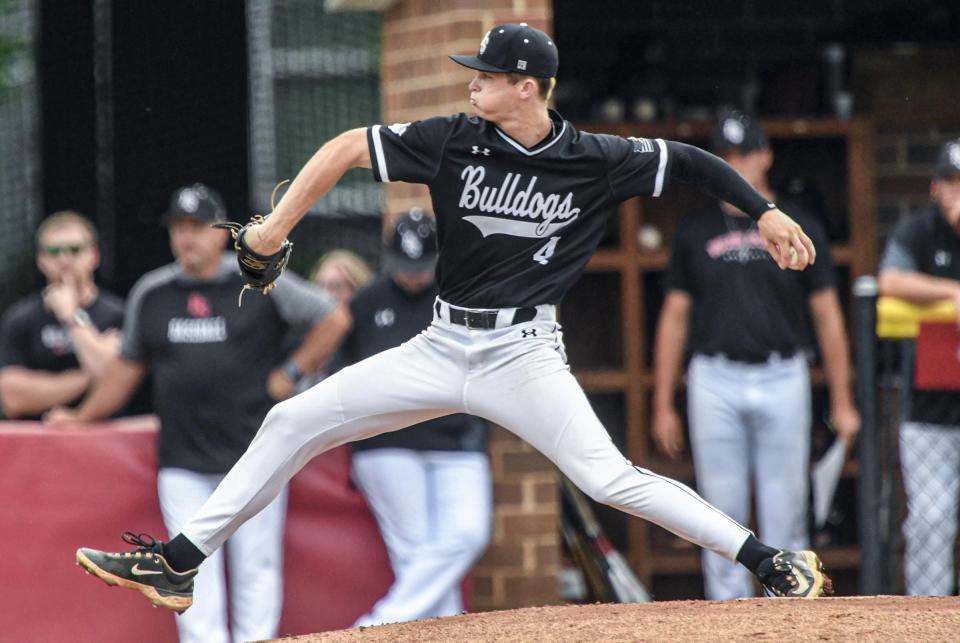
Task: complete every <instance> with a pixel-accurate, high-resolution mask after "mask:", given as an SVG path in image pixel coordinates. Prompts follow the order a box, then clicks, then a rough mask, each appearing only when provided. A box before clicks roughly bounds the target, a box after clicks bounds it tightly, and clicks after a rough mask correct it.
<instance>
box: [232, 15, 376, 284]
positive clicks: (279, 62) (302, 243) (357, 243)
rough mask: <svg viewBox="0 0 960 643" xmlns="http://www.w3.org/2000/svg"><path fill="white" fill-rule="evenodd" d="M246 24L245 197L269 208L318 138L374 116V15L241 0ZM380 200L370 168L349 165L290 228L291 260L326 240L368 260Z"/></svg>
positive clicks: (309, 254) (305, 259) (309, 255)
mask: <svg viewBox="0 0 960 643" xmlns="http://www.w3.org/2000/svg"><path fill="white" fill-rule="evenodd" d="M247 24H248V30H249V35H248V42H249V50H250V88H251V91H250V129H251V134H250V146H251V148H250V156H251V171H252V175H251V202H252V203H253V205H254V208H255V209H257V210H259V211H268V210H269V195H270V191H271V190H272V189H273V186H274V185H275V184H276V182H278V181H280V180H282V179H287V178H292V177H293V176H295V175H296V173H297V171H298V170H299V169H300V168H301V167H302V166H303V164H304V163H305V162H306V161H307V160H308V159H309V158H310V157H311V156H312V155H313V154H314V152H316V150H317V149H318V148H319V146H320V145H321V144H322V143H323V142H324V141H327V140H329V139H330V138H332V137H334V136H336V135H337V134H339V133H340V132H343V131H344V130H347V129H351V128H354V127H361V126H365V125H370V124H373V123H376V122H378V121H379V119H380V88H379V82H380V78H379V60H380V30H381V15H380V14H379V13H375V12H357V11H349V12H343V13H327V12H326V11H324V9H323V3H319V2H314V1H313V0H285V1H283V2H266V1H263V0H249V2H248V4H247ZM382 208H383V192H382V188H381V186H380V185H379V184H377V183H375V182H374V181H373V180H372V178H371V175H370V172H369V171H368V170H351V171H350V172H348V173H347V175H346V176H345V177H344V178H343V179H342V180H341V181H340V182H339V183H338V185H337V186H336V187H335V188H334V189H333V190H332V191H331V192H330V193H329V194H328V195H327V196H326V197H324V198H323V199H321V200H320V201H319V202H318V203H317V204H316V205H315V206H314V207H313V209H312V210H311V213H310V215H309V216H308V218H307V220H305V221H304V222H303V223H302V224H301V225H300V227H299V228H298V230H297V234H296V238H295V239H294V241H295V243H297V252H295V253H294V259H293V262H294V264H293V265H294V268H296V269H298V270H301V269H304V268H305V266H304V265H301V264H307V263H309V261H310V260H311V259H313V258H315V257H317V256H319V255H320V254H321V253H322V252H324V251H326V250H329V249H331V248H333V247H345V248H348V249H351V250H354V251H356V252H358V253H359V254H361V255H362V256H364V257H365V258H368V259H372V260H374V262H375V260H376V258H377V255H378V249H379V244H380V223H379V218H380V216H381V212H382ZM364 218H366V219H368V221H362V219H364Z"/></svg>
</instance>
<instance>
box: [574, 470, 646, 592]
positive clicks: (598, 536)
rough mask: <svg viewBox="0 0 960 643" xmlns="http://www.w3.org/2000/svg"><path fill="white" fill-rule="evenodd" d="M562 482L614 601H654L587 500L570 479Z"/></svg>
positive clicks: (583, 534) (582, 533)
mask: <svg viewBox="0 0 960 643" xmlns="http://www.w3.org/2000/svg"><path fill="white" fill-rule="evenodd" d="M561 482H562V485H563V486H562V489H563V497H564V500H565V501H566V503H567V506H568V507H569V508H570V512H571V513H572V514H573V517H574V518H575V519H576V522H577V523H579V525H580V533H579V535H580V537H581V538H582V539H583V540H584V541H585V543H586V544H587V545H589V547H590V549H592V550H593V551H594V552H595V556H594V557H595V558H598V559H599V562H598V563H597V564H596V568H597V570H598V571H599V573H600V574H601V575H602V576H603V577H604V579H605V585H606V587H607V588H609V591H610V594H609V595H610V599H612V600H613V601H615V602H618V603H645V602H648V601H650V600H651V598H650V593H649V592H648V591H647V588H646V587H644V585H643V583H641V582H640V579H638V578H637V576H636V574H634V573H633V570H632V569H630V566H629V565H628V564H627V561H626V560H625V559H624V557H623V556H622V555H621V554H620V552H619V551H617V550H616V548H615V547H614V546H613V544H612V543H611V542H610V539H609V538H607V536H606V534H605V533H604V531H603V528H602V527H601V526H600V523H599V521H597V518H596V516H595V515H594V513H593V510H592V509H591V508H590V503H589V502H588V501H587V498H586V496H584V495H583V492H581V491H580V490H579V489H577V487H576V486H575V485H574V484H573V483H572V482H570V479H569V478H567V477H566V476H563V475H561ZM601 600H602V599H601Z"/></svg>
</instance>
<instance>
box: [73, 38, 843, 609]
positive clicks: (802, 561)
mask: <svg viewBox="0 0 960 643" xmlns="http://www.w3.org/2000/svg"><path fill="white" fill-rule="evenodd" d="M451 58H452V59H453V60H454V61H455V62H457V63H459V64H461V65H464V66H466V67H469V68H471V69H474V70H476V74H475V76H474V77H473V80H471V81H470V84H469V91H470V104H471V106H472V108H473V112H474V114H473V115H468V114H457V115H455V116H445V117H435V118H429V119H426V120H423V121H417V122H413V123H402V124H395V125H390V126H382V125H374V126H372V127H369V128H361V129H355V130H350V131H347V132H344V133H343V134H341V135H339V136H337V137H336V138H334V139H333V140H331V141H329V142H328V143H326V144H325V145H324V146H323V147H321V148H320V150H319V151H318V152H317V153H316V154H315V155H314V156H313V158H311V159H310V160H309V161H308V162H307V164H306V165H305V166H304V167H303V169H302V170H301V171H300V173H299V174H298V175H297V177H296V179H295V180H294V181H293V183H292V184H291V186H290V189H289V190H288V191H287V193H286V194H285V195H284V197H283V199H282V200H281V201H280V203H278V204H277V207H276V209H275V210H274V212H273V213H272V214H271V215H270V217H269V218H268V219H267V220H266V221H265V222H264V223H263V224H262V225H260V226H257V227H254V228H251V229H250V232H249V233H248V234H247V237H246V238H247V240H248V242H249V243H250V245H251V246H252V248H253V249H254V250H256V251H257V252H261V253H263V254H269V253H271V252H274V251H276V250H277V249H278V248H279V245H280V241H281V240H282V239H284V238H285V237H286V236H287V235H288V234H289V232H290V231H291V230H292V229H293V227H294V226H295V225H296V224H297V222H298V221H299V220H300V219H301V218H302V217H303V216H304V214H305V213H306V212H307V210H308V208H309V207H310V206H311V205H312V204H313V203H314V202H315V201H316V200H317V199H319V198H320V197H322V196H323V195H324V194H326V193H327V192H328V191H329V190H330V189H331V188H332V187H333V186H334V184H336V183H337V181H339V180H340V178H341V177H342V176H343V175H344V173H346V171H347V170H349V169H350V168H354V167H366V168H371V169H372V171H373V176H374V178H375V179H376V180H378V181H382V182H387V181H406V182H413V183H424V184H426V185H427V186H428V187H429V189H430V194H431V198H432V201H433V209H434V211H435V213H436V217H437V226H438V233H439V248H440V258H439V261H438V265H437V282H438V285H439V297H438V298H437V300H436V302H435V305H434V319H433V323H432V324H431V325H430V326H429V327H428V328H427V329H425V330H424V331H423V332H422V333H420V334H419V335H417V336H416V337H414V338H413V339H411V340H410V341H408V342H406V343H404V344H403V345H401V346H399V347H397V348H393V349H390V350H386V351H384V352H381V353H378V354H377V355H374V356H372V357H369V358H367V359H365V360H363V361H361V362H358V363H357V364H354V365H352V366H350V367H349V368H346V369H344V370H342V371H340V372H339V373H337V374H336V375H334V376H332V377H330V378H328V379H326V380H324V381H323V382H321V383H320V384H318V385H317V386H315V387H313V388H311V389H309V390H308V391H305V392H304V393H301V394H300V395H298V396H296V397H294V398H292V399H289V400H286V401H284V402H281V403H280V404H277V405H276V406H275V407H273V409H272V410H271V411H270V413H269V414H268V415H267V418H266V419H265V420H264V423H263V425H262V426H261V428H260V431H259V432H258V434H257V436H256V437H255V438H254V441H253V442H252V443H251V445H250V448H249V449H248V450H247V452H246V453H245V454H244V456H243V457H242V458H240V460H239V461H238V462H237V464H236V465H235V466H234V467H233V469H232V470H231V472H230V473H229V474H227V476H226V478H225V479H224V480H223V482H222V483H221V484H220V486H219V487H218V488H217V490H216V491H215V492H214V494H213V495H212V496H211V497H210V500H209V501H208V502H207V503H206V504H205V505H204V506H203V507H202V508H201V509H200V510H199V511H198V512H197V513H196V514H194V516H193V518H192V519H191V520H190V521H189V522H188V523H187V524H186V525H185V526H184V527H183V528H182V529H181V532H180V533H179V534H178V535H177V536H175V537H174V538H173V539H172V540H171V541H170V542H169V543H158V544H155V545H153V546H152V547H142V548H141V549H139V550H137V552H134V553H133V554H132V555H131V556H127V557H121V556H119V555H118V554H110V553H107V552H101V551H97V550H92V549H86V548H84V549H80V550H79V551H78V552H77V557H78V560H79V561H80V562H81V564H83V565H84V566H85V567H86V568H87V569H89V570H91V571H93V572H95V573H97V574H98V575H99V576H100V577H101V578H104V579H105V580H107V581H108V582H114V583H116V582H120V584H122V585H124V586H127V587H131V588H133V589H137V590H139V591H141V592H142V593H144V594H145V595H147V596H148V597H149V598H150V599H151V600H152V602H153V603H154V604H156V605H160V606H163V607H170V608H172V609H185V608H186V607H187V606H189V604H190V600H191V593H192V578H193V576H194V575H195V574H196V569H195V568H196V567H197V566H198V565H199V564H200V563H201V562H202V561H203V560H204V558H205V557H207V556H209V555H210V554H212V553H213V552H214V551H216V550H217V549H218V548H219V547H220V546H221V545H222V544H223V542H224V540H226V538H228V537H229V536H230V534H231V533H233V531H234V530H236V529H237V528H238V527H239V526H240V525H241V524H243V522H244V521H245V520H247V519H249V518H250V517H251V516H253V515H255V514H256V513H257V512H258V511H259V510H260V508H261V507H264V506H265V505H266V504H268V503H269V502H270V501H271V499H272V498H273V497H274V496H275V495H276V494H277V493H278V492H279V490H280V489H281V488H282V486H283V485H284V483H285V482H286V481H287V480H288V479H289V478H290V477H291V476H292V475H293V474H295V473H296V472H297V471H298V470H299V469H300V468H301V467H302V466H303V465H304V464H305V463H306V462H307V461H309V460H310V459H311V458H312V457H313V456H315V455H317V454H319V453H322V452H324V451H326V450H328V449H331V448H333V447H336V446H338V445H340V444H344V443H346V442H351V441H354V440H358V439H362V438H368V437H371V436H374V435H378V434H380V433H385V432H387V431H394V430H397V429H401V428H403V427H406V426H409V425H411V424H415V423H417V422H422V421H424V420H427V419H430V418H435V417H439V416H443V415H448V414H451V413H460V412H464V413H470V414H472V415H476V416H479V417H483V418H485V419H487V420H490V421H492V422H495V423H497V424H499V425H501V426H503V427H505V428H506V429H508V430H510V431H512V432H514V433H515V434H517V435H518V436H520V437H522V438H523V439H524V440H526V441H527V442H529V443H530V444H531V445H533V446H534V447H535V448H537V449H538V450H540V451H541V452H542V453H543V454H544V455H546V456H547V457H548V458H550V459H551V460H552V461H553V462H554V463H555V464H556V465H557V467H558V468H559V469H560V470H561V471H563V472H564V473H565V474H566V475H567V477H568V478H570V480H571V481H573V482H574V483H575V484H576V485H577V486H578V487H580V488H581V489H582V490H583V491H584V492H585V493H587V495H589V496H590V497H592V498H593V499H594V500H596V501H598V502H602V503H606V504H609V505H611V506H614V507H617V508H618V509H621V510H623V511H625V512H627V513H630V514H632V515H635V516H639V517H641V518H645V519H647V520H650V521H652V522H654V523H656V524H658V525H660V526H661V527H664V528H665V529H668V530H670V531H672V532H673V533H675V534H677V535H679V536H681V537H682V538H685V539H687V540H689V541H691V542H694V543H696V544H697V545H699V546H701V547H704V548H706V549H709V550H711V551H714V552H717V553H719V554H721V555H723V556H725V557H726V558H728V559H730V560H736V561H739V562H740V563H742V564H743V565H744V566H746V567H747V568H748V569H750V570H751V571H752V572H754V573H755V574H756V575H757V577H758V579H759V580H760V582H761V584H762V585H763V586H764V588H765V589H766V590H767V591H768V592H769V593H771V594H775V595H779V596H800V597H816V596H820V595H822V594H824V593H828V592H829V591H830V588H831V583H830V579H829V578H827V576H826V575H825V574H824V572H823V570H822V565H821V563H820V560H819V559H818V558H817V556H816V554H814V553H813V552H811V551H800V552H790V551H781V550H779V549H776V548H774V547H771V546H768V545H766V544H763V543H761V542H760V541H759V540H757V539H756V538H755V537H754V536H753V534H752V533H751V532H750V531H749V530H747V529H746V528H745V527H743V526H741V525H739V524H738V523H736V522H735V521H734V520H732V519H730V518H729V517H728V516H726V515H725V514H723V513H722V512H720V511H719V510H717V509H715V508H714V507H712V506H711V505H709V504H708V503H707V502H705V501H704V500H703V499H702V498H700V497H699V496H698V495H697V494H696V493H695V492H694V491H693V490H691V489H689V488H688V487H686V486H684V485H682V484H680V483H678V482H676V481H674V480H670V479H669V478H664V477H662V476H659V475H657V474H655V473H653V472H651V471H648V470H646V469H643V468H641V467H638V466H635V465H633V464H632V463H631V462H629V461H628V460H627V459H626V458H624V457H623V455H621V454H620V452H619V451H618V450H617V449H616V447H615V446H614V445H613V442H612V441H611V440H610V437H609V435H608V434H607V432H606V430H605V429H604V428H603V426H602V425H601V424H600V421H599V420H598V419H597V417H596V415H595V414H594V412H593V409H592V408H591V407H590V404H589V402H588V401H587V398H586V396H585V395H584V393H583V390H582V389H581V388H580V386H579V384H578V383H577V381H576V379H574V377H573V375H571V373H570V370H569V367H568V366H567V364H566V357H565V353H564V347H563V341H562V334H561V332H560V326H559V324H558V323H557V321H556V315H555V310H554V307H555V305H556V304H557V303H559V302H560V300H561V298H562V297H563V295H564V293H565V292H566V291H567V289H568V288H569V287H570V285H571V284H572V283H573V281H574V280H575V279H576V278H577V277H578V276H579V275H580V273H581V272H582V270H583V268H584V266H585V264H586V263H587V260H588V259H589V258H590V256H591V255H592V253H593V252H594V250H595V249H596V247H597V244H598V242H599V240H600V237H601V235H602V233H603V230H604V229H605V227H606V223H607V219H608V217H610V216H611V215H612V214H613V212H615V210H616V207H617V205H618V204H620V203H621V202H622V201H624V200H625V199H628V198H631V197H635V196H653V197H656V196H660V194H662V193H663V191H664V190H665V189H667V188H668V187H669V185H670V183H671V181H672V180H673V179H679V180H681V181H686V182H689V183H692V184H693V185H694V186H696V187H698V188H700V189H701V190H703V191H705V192H707V193H708V194H711V195H713V196H716V197H718V198H721V199H723V200H725V201H728V202H730V203H731V204H733V205H734V206H736V207H737V208H739V209H740V210H741V211H743V212H745V213H746V214H747V215H749V216H750V217H752V218H753V219H755V220H756V221H757V226H758V229H759V231H760V235H761V237H762V239H763V242H764V245H765V247H766V249H767V250H768V251H769V252H770V253H771V255H772V256H773V257H774V259H775V260H776V262H777V264H778V265H779V267H780V268H783V269H787V268H790V269H796V270H802V269H804V268H806V267H807V265H808V264H810V263H812V262H813V260H814V258H815V250H814V247H813V244H812V243H811V241H810V239H809V238H808V237H807V235H805V234H804V232H803V230H802V229H801V228H800V226H799V225H797V224H796V223H795V222H794V221H793V220H792V219H791V218H790V217H788V216H787V215H786V214H784V213H783V212H781V211H780V210H778V209H777V207H776V206H775V205H774V204H772V203H768V202H767V200H766V199H764V198H763V197H762V196H761V195H760V194H759V193H757V192H756V191H755V190H754V189H753V188H752V187H751V186H750V185H749V183H747V182H746V181H745V180H744V179H743V178H742V177H741V176H740V175H739V174H738V173H737V172H735V171H734V170H733V169H732V168H730V167H729V166H728V165H727V164H726V163H724V162H723V161H721V160H720V159H718V158H717V157H715V156H713V155H711V154H708V153H707V152H704V151H702V150H700V149H698V148H696V147H692V146H689V145H684V144H682V143H676V142H673V141H664V140H661V139H655V140H651V139H643V138H621V137H618V136H610V135H605V134H592V133H588V132H578V131H577V130H576V129H574V127H573V126H572V125H571V124H570V123H569V122H567V121H565V120H563V119H562V118H561V116H560V115H559V114H558V113H556V112H555V111H553V110H550V109H548V108H547V101H548V98H549V95H550V92H551V90H552V88H553V85H554V80H553V79H554V77H555V76H556V72H557V67H558V55H557V49H556V46H555V44H554V43H553V41H552V39H551V38H550V37H549V36H547V35H546V34H544V33H543V32H541V31H539V30H537V29H533V28H531V27H529V26H527V25H526V24H505V25H500V26H497V27H494V28H493V29H491V30H490V31H489V32H488V33H487V34H486V36H484V38H483V41H482V42H481V43H480V49H479V52H478V53H477V55H476V56H451ZM774 544H775V543H774ZM138 554H139V556H138ZM135 561H136V562H137V563H139V565H140V566H141V568H147V566H149V569H153V570H156V571H158V572H161V573H159V574H155V575H149V576H135V575H134V574H132V572H131V568H132V567H133V566H134V562H135ZM241 580H242V579H241Z"/></svg>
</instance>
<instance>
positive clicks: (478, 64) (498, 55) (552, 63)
mask: <svg viewBox="0 0 960 643" xmlns="http://www.w3.org/2000/svg"><path fill="white" fill-rule="evenodd" d="M450 59H451V60H452V61H454V62H456V63H459V64H461V65H463V66H464V67H469V68H470V69H476V70H478V71H489V72H496V73H510V72H515V73H518V74H525V75H528V76H536V77H537V78H553V77H554V76H556V75H557V68H558V67H559V66H560V57H559V54H558V53H557V46H556V45H555V44H553V38H551V37H550V36H548V35H547V34H545V33H543V32H542V31H540V30H539V29H534V28H533V27H531V26H530V25H528V24H527V23H525V22H521V23H520V24H505V25H497V26H496V27H494V28H493V29H491V30H490V31H488V32H487V35H485V36H484V37H483V40H482V41H480V51H479V52H478V53H477V55H476V56H465V55H456V54H454V55H451V56H450Z"/></svg>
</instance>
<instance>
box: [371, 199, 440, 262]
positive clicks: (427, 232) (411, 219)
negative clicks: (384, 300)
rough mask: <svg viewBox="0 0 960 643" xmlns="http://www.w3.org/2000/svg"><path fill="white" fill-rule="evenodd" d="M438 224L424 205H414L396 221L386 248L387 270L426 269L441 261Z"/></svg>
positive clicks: (384, 254)
mask: <svg viewBox="0 0 960 643" xmlns="http://www.w3.org/2000/svg"><path fill="white" fill-rule="evenodd" d="M437 253H438V251H437V224H436V222H434V220H433V218H432V217H429V216H427V214H426V212H424V211H423V209H422V208H412V209H411V210H410V211H409V212H406V213H404V214H402V215H400V216H399V217H397V219H396V220H395V221H394V222H393V233H392V234H391V235H390V236H389V237H388V238H387V240H386V243H385V244H384V248H383V271H384V272H385V273H387V274H393V273H397V272H426V271H428V270H433V269H434V267H435V266H436V264H437Z"/></svg>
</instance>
